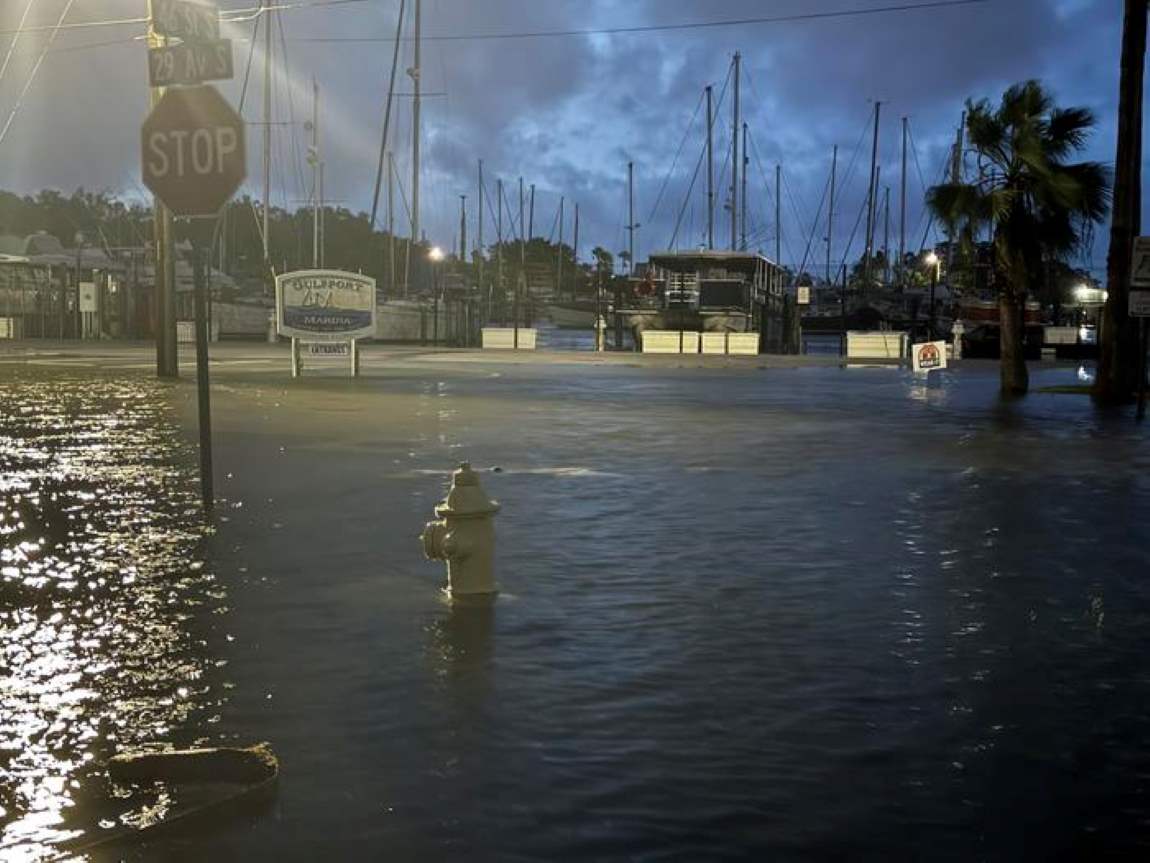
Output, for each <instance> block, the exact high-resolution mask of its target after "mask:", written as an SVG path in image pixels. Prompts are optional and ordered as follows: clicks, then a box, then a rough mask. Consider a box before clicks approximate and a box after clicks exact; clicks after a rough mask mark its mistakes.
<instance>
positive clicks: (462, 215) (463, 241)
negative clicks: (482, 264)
mask: <svg viewBox="0 0 1150 863" xmlns="http://www.w3.org/2000/svg"><path fill="white" fill-rule="evenodd" d="M459 262H460V263H461V264H466V263H467V196H466V195H460V196H459Z"/></svg>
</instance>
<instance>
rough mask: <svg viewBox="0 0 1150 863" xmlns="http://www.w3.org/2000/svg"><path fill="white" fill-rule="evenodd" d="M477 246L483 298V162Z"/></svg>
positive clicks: (485, 255)
mask: <svg viewBox="0 0 1150 863" xmlns="http://www.w3.org/2000/svg"><path fill="white" fill-rule="evenodd" d="M476 242H477V243H478V244H479V296H480V297H482V296H483V262H484V260H485V259H486V257H487V250H486V249H484V248H483V160H482V159H480V160H479V231H478V235H477V238H476Z"/></svg>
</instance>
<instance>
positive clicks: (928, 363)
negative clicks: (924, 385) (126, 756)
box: [910, 342, 946, 372]
mask: <svg viewBox="0 0 1150 863" xmlns="http://www.w3.org/2000/svg"><path fill="white" fill-rule="evenodd" d="M910 356H911V361H912V363H913V365H914V370H915V371H916V372H929V371H933V370H934V369H945V368H946V342H922V343H921V344H917V345H911V347H910Z"/></svg>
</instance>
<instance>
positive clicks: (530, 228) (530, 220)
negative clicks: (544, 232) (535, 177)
mask: <svg viewBox="0 0 1150 863" xmlns="http://www.w3.org/2000/svg"><path fill="white" fill-rule="evenodd" d="M534 238H535V184H534V183H532V184H531V211H530V214H529V215H528V216H527V239H529V240H531V239H534Z"/></svg>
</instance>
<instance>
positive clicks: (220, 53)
mask: <svg viewBox="0 0 1150 863" xmlns="http://www.w3.org/2000/svg"><path fill="white" fill-rule="evenodd" d="M233 77H235V70H234V68H233V65H232V43H231V40H230V39H217V40H215V41H213V42H183V43H181V44H179V45H166V46H164V47H163V48H152V49H151V50H149V51H148V85H149V86H151V87H171V86H173V85H180V86H185V87H186V86H189V85H192V84H202V83H204V82H205V81H229V80H231V79H232V78H233Z"/></svg>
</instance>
